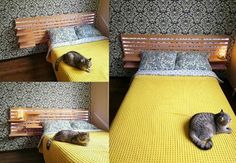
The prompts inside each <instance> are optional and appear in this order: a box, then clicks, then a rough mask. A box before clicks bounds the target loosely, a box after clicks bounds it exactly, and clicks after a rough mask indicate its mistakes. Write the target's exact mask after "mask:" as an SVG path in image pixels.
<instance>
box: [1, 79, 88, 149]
mask: <svg viewBox="0 0 236 163" xmlns="http://www.w3.org/2000/svg"><path fill="white" fill-rule="evenodd" d="M14 106H15V107H17V106H18V107H20V106H21V107H42V108H68V109H77V108H90V84H88V83H56V84H55V83H0V109H1V111H0V151H6V150H18V149H24V148H32V147H36V146H37V143H38V141H39V137H31V138H26V137H21V138H14V139H9V138H8V135H9V124H8V122H7V121H8V118H9V109H10V108H11V107H14Z"/></svg>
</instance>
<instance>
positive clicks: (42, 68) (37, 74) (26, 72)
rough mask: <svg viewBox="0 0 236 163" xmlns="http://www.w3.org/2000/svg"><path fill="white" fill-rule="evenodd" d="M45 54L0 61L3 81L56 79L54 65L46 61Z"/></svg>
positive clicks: (0, 79)
mask: <svg viewBox="0 0 236 163" xmlns="http://www.w3.org/2000/svg"><path fill="white" fill-rule="evenodd" d="M45 58H46V55H45V54H36V55H31V56H27V57H22V58H17V59H12V60H6V61H1V62H0V81H1V82H22V81H27V82H40V81H56V77H55V74H54V71H53V68H52V65H51V64H50V63H48V62H46V59H45Z"/></svg>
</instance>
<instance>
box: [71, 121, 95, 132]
mask: <svg viewBox="0 0 236 163" xmlns="http://www.w3.org/2000/svg"><path fill="white" fill-rule="evenodd" d="M70 125H71V127H72V128H73V130H97V127H96V126H94V125H92V124H90V123H88V122H86V121H81V120H76V121H70Z"/></svg>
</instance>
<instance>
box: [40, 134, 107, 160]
mask: <svg viewBox="0 0 236 163" xmlns="http://www.w3.org/2000/svg"><path fill="white" fill-rule="evenodd" d="M51 137H52V135H45V136H44V139H43V142H42V145H41V146H40V152H41V153H43V156H44V160H45V162H58V163H66V162H68V163H72V162H75V163H77V162H83V163H97V162H102V163H108V162H109V135H108V133H107V132H101V131H100V132H90V142H89V145H88V146H87V147H83V146H79V145H73V144H68V143H62V142H57V141H53V142H52V144H51V147H50V149H49V150H47V148H46V144H47V141H48V139H49V138H51Z"/></svg>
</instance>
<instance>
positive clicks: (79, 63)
mask: <svg viewBox="0 0 236 163" xmlns="http://www.w3.org/2000/svg"><path fill="white" fill-rule="evenodd" d="M91 60H92V59H91V58H89V59H87V58H85V57H84V56H82V55H81V54H79V53H77V52H76V51H69V52H67V53H66V54H64V55H62V56H61V57H60V58H58V59H57V60H56V63H55V70H56V71H58V67H59V64H60V62H61V61H63V62H64V63H66V64H68V65H70V66H72V67H75V68H78V69H80V70H83V71H86V72H90V68H91V66H92V62H91Z"/></svg>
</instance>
